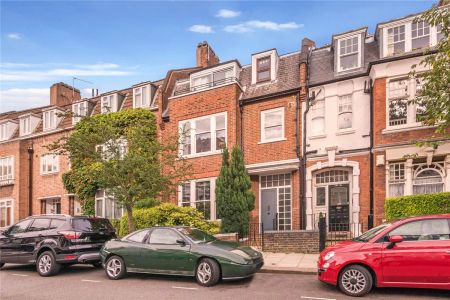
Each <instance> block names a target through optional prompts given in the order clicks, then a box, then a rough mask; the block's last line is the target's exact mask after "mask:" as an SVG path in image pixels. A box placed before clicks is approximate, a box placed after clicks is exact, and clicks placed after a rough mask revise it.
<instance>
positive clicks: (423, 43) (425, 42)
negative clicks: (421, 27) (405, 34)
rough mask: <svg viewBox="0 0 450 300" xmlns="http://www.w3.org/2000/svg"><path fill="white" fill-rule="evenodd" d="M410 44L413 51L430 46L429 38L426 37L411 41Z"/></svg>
mask: <svg viewBox="0 0 450 300" xmlns="http://www.w3.org/2000/svg"><path fill="white" fill-rule="evenodd" d="M411 43H412V44H411V48H412V49H413V50H415V49H421V48H425V47H428V46H430V36H429V35H427V36H423V37H420V38H416V39H412V42H411Z"/></svg>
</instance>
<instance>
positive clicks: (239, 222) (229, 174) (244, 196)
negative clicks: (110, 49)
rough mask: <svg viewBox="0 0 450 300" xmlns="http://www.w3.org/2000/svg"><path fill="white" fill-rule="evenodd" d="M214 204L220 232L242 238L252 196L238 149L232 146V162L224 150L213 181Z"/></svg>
mask: <svg viewBox="0 0 450 300" xmlns="http://www.w3.org/2000/svg"><path fill="white" fill-rule="evenodd" d="M216 203H217V211H218V214H219V217H220V218H221V227H220V229H221V232H224V233H229V232H237V233H239V235H240V236H244V235H245V234H246V233H247V231H248V223H249V218H250V217H249V213H250V211H252V210H253V209H254V207H255V196H254V195H253V192H252V190H251V180H250V176H249V175H248V173H247V171H246V169H245V163H244V157H243V154H242V151H241V149H240V148H239V147H238V146H235V147H233V150H232V153H231V160H230V159H229V153H228V150H227V149H224V152H223V156H222V167H221V169H220V174H219V177H218V178H217V181H216Z"/></svg>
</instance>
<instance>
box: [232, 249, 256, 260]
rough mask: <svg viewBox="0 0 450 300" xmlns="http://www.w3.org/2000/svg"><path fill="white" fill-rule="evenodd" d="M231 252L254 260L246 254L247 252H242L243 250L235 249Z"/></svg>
mask: <svg viewBox="0 0 450 300" xmlns="http://www.w3.org/2000/svg"><path fill="white" fill-rule="evenodd" d="M231 252H233V253H234V254H237V255H239V256H242V257H243V258H246V259H252V258H251V257H250V255H248V254H247V253H245V252H244V251H242V250H239V249H235V250H231Z"/></svg>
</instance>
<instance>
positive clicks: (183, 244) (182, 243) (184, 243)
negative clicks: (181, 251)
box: [177, 239, 186, 246]
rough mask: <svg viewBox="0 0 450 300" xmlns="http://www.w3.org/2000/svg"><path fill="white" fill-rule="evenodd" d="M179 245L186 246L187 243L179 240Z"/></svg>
mask: <svg viewBox="0 0 450 300" xmlns="http://www.w3.org/2000/svg"><path fill="white" fill-rule="evenodd" d="M177 244H178V245H181V246H186V242H185V241H184V240H183V239H179V240H177Z"/></svg>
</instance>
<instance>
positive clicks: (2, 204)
mask: <svg viewBox="0 0 450 300" xmlns="http://www.w3.org/2000/svg"><path fill="white" fill-rule="evenodd" d="M3 208H5V209H7V208H10V212H11V222H10V223H9V224H8V223H7V222H6V221H5V226H11V225H13V224H14V200H13V199H11V198H0V218H3V217H5V216H3V215H1V213H2V212H1V209H3ZM5 212H6V210H5ZM0 226H1V225H0Z"/></svg>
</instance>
